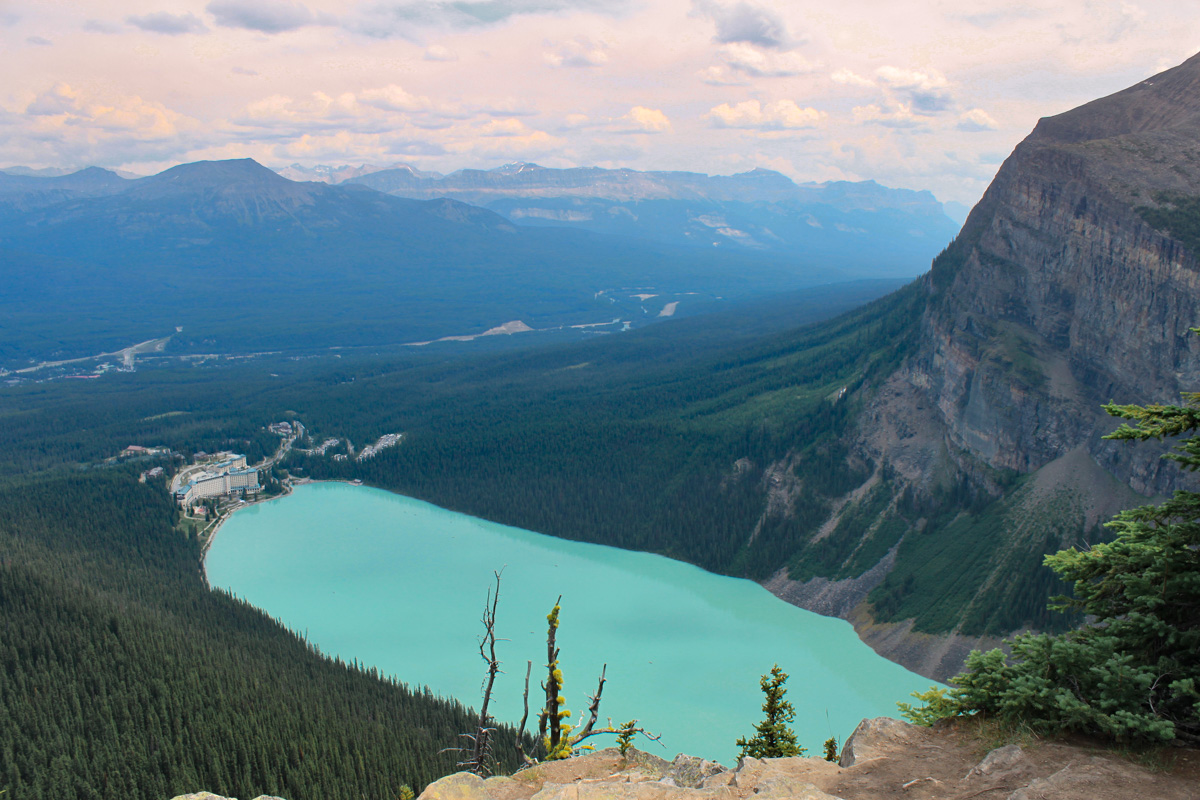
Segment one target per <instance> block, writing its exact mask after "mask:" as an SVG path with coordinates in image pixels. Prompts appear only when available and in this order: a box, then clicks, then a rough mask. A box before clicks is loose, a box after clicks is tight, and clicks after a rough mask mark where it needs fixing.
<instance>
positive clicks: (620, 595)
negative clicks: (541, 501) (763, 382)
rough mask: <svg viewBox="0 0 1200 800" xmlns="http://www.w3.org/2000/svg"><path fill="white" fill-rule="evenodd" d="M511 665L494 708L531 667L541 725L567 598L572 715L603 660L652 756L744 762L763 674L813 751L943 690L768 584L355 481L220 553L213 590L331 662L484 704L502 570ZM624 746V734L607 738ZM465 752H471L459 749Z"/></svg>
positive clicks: (331, 486) (219, 547)
mask: <svg viewBox="0 0 1200 800" xmlns="http://www.w3.org/2000/svg"><path fill="white" fill-rule="evenodd" d="M501 569H502V570H503V578H502V581H501V587H500V605H499V610H498V612H497V635H498V636H500V637H502V638H503V639H505V640H506V641H501V642H500V643H499V644H498V649H499V657H500V660H501V661H502V662H503V666H502V669H504V674H502V675H501V676H500V677H499V678H498V680H497V683H496V690H495V696H494V699H493V702H494V703H496V704H497V705H495V706H494V708H496V710H497V717H498V718H499V719H501V720H507V721H511V722H513V723H515V722H517V721H518V720H519V719H520V717H521V693H522V689H523V685H524V679H525V663H526V661H527V660H532V661H533V677H532V678H531V680H530V685H531V691H530V695H531V703H533V704H534V708H532V709H531V712H530V715H531V718H532V719H534V723H533V727H536V716H535V715H536V711H537V705H536V703H537V700H536V698H537V697H538V692H539V689H538V681H539V679H540V677H541V673H542V671H543V670H544V667H543V665H544V664H545V661H546V640H545V636H546V614H547V613H548V612H549V611H550V609H551V608H552V607H553V605H554V601H555V598H557V597H558V595H560V594H561V595H562V612H561V622H560V627H559V635H558V644H559V647H560V649H561V657H560V661H561V665H562V670H563V674H564V678H565V691H564V692H563V694H564V695H565V697H566V699H567V707H568V708H570V709H572V711H573V712H574V721H576V722H578V721H580V718H581V717H582V716H583V715H584V712H585V711H586V707H587V704H588V697H589V695H591V694H592V693H593V692H594V691H595V688H596V681H597V679H598V677H599V674H600V669H601V666H602V665H603V664H605V663H607V664H608V673H607V678H608V683H607V684H606V685H605V687H604V695H603V702H602V704H601V707H600V713H601V721H603V720H604V719H606V718H611V719H612V720H613V722H614V723H616V724H619V723H621V722H624V721H625V720H628V719H633V718H637V719H639V720H641V724H642V725H644V726H645V727H646V728H648V729H649V730H652V731H654V732H656V733H659V734H661V735H662V746H661V747H660V746H658V745H655V744H653V743H650V742H642V743H641V744H639V745H638V746H639V747H641V748H642V749H645V750H648V751H650V752H654V753H658V754H659V755H662V756H663V757H665V758H668V759H670V758H672V757H674V755H675V754H676V753H679V752H684V753H690V754H692V755H697V756H702V757H704V758H709V759H713V760H716V761H720V762H722V763H725V764H732V763H733V762H734V761H735V760H736V756H737V751H738V748H737V747H736V746H735V745H734V741H735V740H736V739H737V738H738V737H741V736H750V735H752V734H753V725H754V724H755V723H756V722H758V721H759V720H761V719H762V710H761V706H762V701H763V695H762V692H761V690H760V688H759V676H760V675H762V674H764V673H766V672H767V671H768V670H770V669H771V666H772V665H773V664H776V663H778V664H779V666H780V667H781V668H782V669H783V670H784V671H785V672H787V673H788V674H789V675H790V676H791V678H790V680H789V681H788V683H787V688H788V699H789V700H790V701H791V702H792V704H793V705H794V706H795V707H796V721H795V725H794V727H795V730H796V732H797V734H798V736H799V737H800V741H801V744H803V745H804V746H806V747H808V748H809V755H819V754H820V752H821V743H822V742H823V741H824V740H825V739H826V738H828V737H829V736H830V735H831V734H832V735H835V736H837V737H838V738H839V739H841V740H844V739H845V738H846V737H847V736H848V735H849V734H850V732H851V731H852V730H853V729H854V726H855V725H856V724H858V722H859V720H861V719H863V718H864V717H876V716H896V702H897V701H901V700H908V699H909V693H911V692H913V691H918V690H921V691H923V690H925V689H927V688H928V687H929V686H930V684H931V682H930V681H929V680H928V679H927V678H922V677H921V676H919V675H916V674H914V673H912V672H909V671H908V670H906V669H904V668H903V667H900V666H897V665H896V664H893V663H891V662H890V661H887V660H886V659H883V658H881V657H879V656H878V655H876V654H875V653H874V652H873V651H872V650H871V649H870V648H869V647H867V646H866V645H865V644H863V643H862V642H861V641H859V639H858V637H857V636H856V635H855V634H854V630H853V629H852V628H851V627H850V625H849V623H846V622H844V621H842V620H839V619H831V618H828V617H822V616H819V615H817V614H813V613H811V612H808V611H804V610H802V609H799V608H796V607H794V606H791V605H789V604H787V603H785V602H783V601H781V600H779V599H777V598H775V597H774V596H772V595H771V594H770V593H769V592H767V591H766V590H765V589H763V588H762V587H760V586H758V585H757V584H755V583H753V582H751V581H745V580H738V579H735V578H726V577H721V576H718V575H713V574H710V573H707V572H704V571H703V570H701V569H698V568H696V567H693V566H690V565H688V564H683V563H680V562H678V561H672V560H670V559H667V558H663V557H661V556H655V555H647V554H645V553H632V552H628V551H624V550H617V549H614V548H610V547H603V546H599V545H591V544H582V543H579V542H569V541H564V540H562V539H555V538H553V537H549V536H543V535H541V534H537V533H531V532H529V531H524V530H520V529H518V528H510V527H507V526H505V525H499V524H496V523H493V522H487V521H484V520H480V519H476V518H474V517H470V516H466V515H464V514H458V513H455V512H451V511H446V510H444V509H441V508H437V507H436V506H432V505H429V504H428V503H423V502H421V501H418V500H413V499H411V498H408V497H402V496H400V495H395V494H391V493H389V492H385V491H382V490H379V489H372V488H367V487H360V486H350V485H346V484H339V483H320V484H310V485H306V486H300V487H297V489H296V490H295V491H294V492H293V494H292V495H290V496H288V497H285V498H281V499H279V500H275V501H272V502H269V503H262V504H259V505H255V506H252V507H250V508H246V509H243V510H241V511H239V512H237V513H236V514H234V515H233V517H232V518H231V519H229V520H228V521H227V522H226V523H225V524H224V525H223V526H222V528H221V530H220V533H219V535H218V536H217V540H216V542H215V544H214V545H213V548H212V550H211V551H210V552H209V554H208V559H207V571H208V577H209V580H210V582H211V584H212V585H213V586H214V587H222V588H224V589H226V590H228V591H230V592H232V593H234V594H236V595H237V596H239V597H242V598H244V599H246V600H247V601H249V602H250V603H253V604H254V605H256V606H258V607H259V608H262V609H263V610H265V611H266V612H267V613H268V614H270V615H271V616H273V617H276V618H278V619H280V620H282V621H283V622H284V624H286V625H288V626H289V627H291V628H292V629H293V630H295V631H297V632H299V633H301V634H306V635H307V636H308V639H309V641H310V642H313V643H315V644H316V645H317V646H319V647H320V648H321V650H322V652H325V653H328V654H331V655H338V656H340V657H341V658H342V659H343V660H347V661H349V660H354V659H356V660H357V661H358V662H359V663H360V664H365V665H374V666H376V667H378V668H379V669H380V670H381V671H382V672H384V673H386V674H389V675H394V676H396V677H398V678H400V679H401V680H403V681H405V682H406V683H408V684H409V685H410V686H414V687H416V686H428V687H430V689H432V690H433V691H434V692H435V693H437V694H440V695H443V696H446V695H449V696H453V697H456V698H458V699H459V700H461V701H462V702H463V703H466V704H469V705H472V706H476V707H477V706H478V705H479V701H480V693H481V685H482V679H483V675H484V666H485V665H484V663H483V661H482V660H481V659H480V657H479V652H478V645H477V638H478V637H479V635H480V633H481V632H482V626H481V625H480V622H479V620H480V617H481V615H482V611H483V606H484V602H485V599H486V596H487V592H488V589H489V588H490V587H491V586H493V584H494V578H493V575H492V573H493V571H494V570H501ZM592 741H593V743H595V744H596V745H597V746H601V747H603V746H607V745H608V744H610V743H611V741H612V737H611V736H600V737H595V738H594V739H593V740H592ZM446 746H447V747H452V746H455V743H453V742H447V743H446Z"/></svg>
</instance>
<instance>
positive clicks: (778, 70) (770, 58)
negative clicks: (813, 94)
mask: <svg viewBox="0 0 1200 800" xmlns="http://www.w3.org/2000/svg"><path fill="white" fill-rule="evenodd" d="M717 56H718V58H720V59H721V60H722V61H723V62H724V63H725V66H727V67H728V68H729V69H730V70H733V71H734V72H740V73H742V74H744V75H749V76H751V77H754V78H786V77H791V76H794V75H805V74H808V73H811V72H816V71H817V70H818V69H819V68H820V67H819V65H817V64H814V63H812V62H811V61H809V60H808V59H807V58H805V57H804V56H802V55H801V54H800V53H797V52H794V51H789V52H774V51H771V50H764V49H762V48H758V47H755V46H754V45H750V44H743V43H737V44H727V45H725V46H724V47H722V48H721V49H720V50H719V51H717Z"/></svg>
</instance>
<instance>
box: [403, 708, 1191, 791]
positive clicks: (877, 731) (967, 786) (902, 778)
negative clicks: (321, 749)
mask: <svg viewBox="0 0 1200 800" xmlns="http://www.w3.org/2000/svg"><path fill="white" fill-rule="evenodd" d="M986 734H987V731H986V730H981V729H980V726H978V725H976V724H967V725H960V726H958V727H951V726H947V727H941V728H937V729H930V728H921V727H916V726H913V725H908V724H906V723H903V722H898V721H896V720H892V719H886V718H880V719H875V720H865V721H864V722H863V724H862V725H860V726H859V728H858V730H856V731H855V734H854V735H853V736H852V737H851V738H850V739H849V740H848V741H847V744H846V747H845V748H844V749H843V755H842V762H841V764H833V763H829V762H826V761H824V760H822V759H819V758H784V759H744V760H743V761H742V763H741V764H740V765H739V766H738V768H737V769H735V770H725V769H724V768H723V767H720V765H717V764H713V763H711V762H706V761H701V760H700V759H695V758H690V757H687V756H680V757H678V758H676V759H675V761H674V762H667V761H664V760H663V759H660V758H657V757H655V756H652V755H649V754H646V753H641V752H638V751H631V752H630V755H629V757H628V758H625V759H623V758H622V757H621V756H620V754H618V753H617V751H616V750H615V749H608V750H602V751H599V752H596V753H593V754H591V755H587V756H582V757H579V758H574V759H570V760H568V761H560V762H552V763H548V764H542V765H538V766H536V767H533V768H531V769H527V770H523V771H521V772H518V773H516V774H515V775H513V776H511V777H496V778H489V779H487V780H482V779H480V778H478V777H477V776H475V775H469V774H465V773H460V774H458V775H452V776H449V777H447V778H443V779H442V780H440V781H437V782H436V783H433V784H431V785H430V786H429V787H428V788H427V789H426V790H425V792H424V793H423V794H422V795H421V800H531V799H532V800H748V799H749V798H754V800H793V799H794V800H834V799H835V798H840V799H841V800H901V798H903V800H935V799H936V800H968V798H981V800H1200V751H1197V750H1188V749H1176V750H1170V751H1167V752H1166V753H1165V754H1161V757H1160V758H1159V762H1160V764H1159V766H1157V767H1156V768H1154V769H1149V768H1147V767H1145V766H1142V765H1140V764H1138V763H1135V761H1133V760H1130V759H1129V758H1126V757H1124V756H1122V755H1119V754H1117V753H1114V752H1113V751H1111V750H1105V749H1102V748H1100V747H1098V746H1096V745H1091V744H1088V743H1087V742H1083V741H1075V742H1048V741H1037V740H1026V741H1025V742H1024V744H1023V745H1018V744H1009V745H1003V746H999V747H997V746H995V743H994V742H992V743H989V742H988V738H987V736H986ZM1164 765H1166V766H1164Z"/></svg>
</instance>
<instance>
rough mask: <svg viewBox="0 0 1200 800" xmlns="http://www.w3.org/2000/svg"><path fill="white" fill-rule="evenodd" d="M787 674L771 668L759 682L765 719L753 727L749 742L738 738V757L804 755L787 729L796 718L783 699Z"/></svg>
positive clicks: (794, 733)
mask: <svg viewBox="0 0 1200 800" xmlns="http://www.w3.org/2000/svg"><path fill="white" fill-rule="evenodd" d="M787 679H788V675H787V673H786V672H784V671H783V670H781V669H780V668H779V665H778V664H776V665H775V666H773V667H771V672H770V675H769V676H768V675H763V676H762V678H761V679H760V681H759V685H761V686H762V690H763V694H764V695H766V700H765V701H763V707H762V708H763V713H764V714H766V718H765V719H764V720H763V721H762V722H760V723H758V724H757V725H755V726H754V736H752V737H750V738H749V739H745V738H742V739H738V740H737V746H738V747H740V748H742V752H741V753H740V754H739V756H738V757H739V758H745V757H746V756H750V757H752V758H785V757H787V756H798V755H803V754H804V748H803V747H800V746H799V745H797V744H796V732H795V731H793V730H792V729H791V728H790V727H788V723H790V722H792V721H794V720H795V719H796V709H794V708H792V704H791V703H789V702H788V701H787V700H784V699H783V698H784V695H786V694H787V689H785V688H783V684H785V683H787Z"/></svg>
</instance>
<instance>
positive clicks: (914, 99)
mask: <svg viewBox="0 0 1200 800" xmlns="http://www.w3.org/2000/svg"><path fill="white" fill-rule="evenodd" d="M875 75H876V77H878V78H879V82H880V83H881V84H883V85H884V86H887V87H888V88H890V89H892V90H894V91H896V92H898V93H900V94H902V95H904V96H906V97H907V99H908V101H909V103H910V104H911V106H912V107H913V108H914V109H915V110H916V111H918V112H930V113H932V112H938V111H945V110H947V109H949V108H951V107H952V106H953V105H954V99H953V97H951V95H950V82H949V81H947V80H946V77H945V76H944V75H942V74H941V73H940V72H938V71H937V70H928V71H921V70H911V69H901V68H900V67H892V66H886V67H880V68H879V69H878V70H876V71H875Z"/></svg>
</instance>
